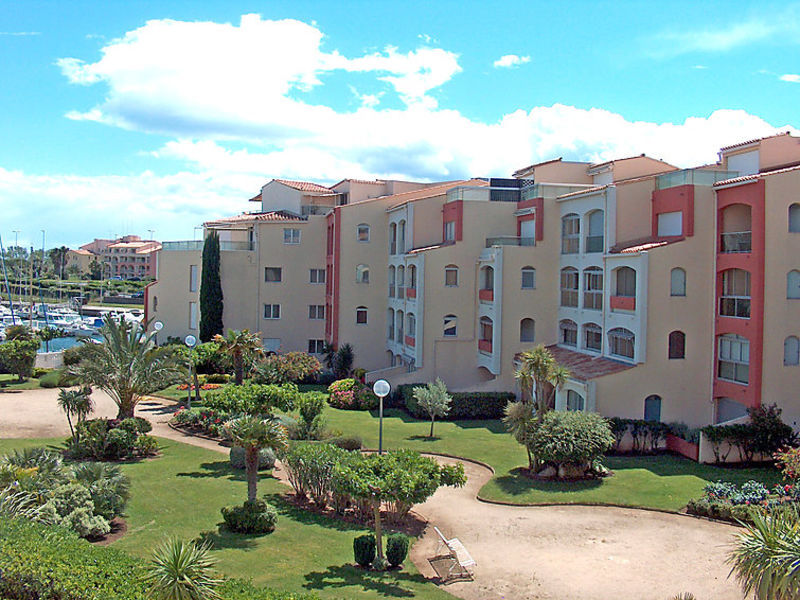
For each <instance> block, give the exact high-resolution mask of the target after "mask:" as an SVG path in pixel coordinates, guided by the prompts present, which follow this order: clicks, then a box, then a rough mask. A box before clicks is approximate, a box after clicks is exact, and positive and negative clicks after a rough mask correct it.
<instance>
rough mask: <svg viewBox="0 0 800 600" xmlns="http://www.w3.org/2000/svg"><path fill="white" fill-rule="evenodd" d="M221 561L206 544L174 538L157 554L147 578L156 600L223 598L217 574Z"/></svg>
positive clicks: (150, 590)
mask: <svg viewBox="0 0 800 600" xmlns="http://www.w3.org/2000/svg"><path fill="white" fill-rule="evenodd" d="M216 563H217V561H216V559H214V557H212V556H211V554H210V551H209V547H208V545H206V544H201V545H198V544H196V543H195V542H187V541H184V540H179V539H176V538H170V539H168V540H167V541H165V542H164V543H163V544H161V546H159V547H158V548H156V550H155V552H154V553H153V559H152V565H151V566H150V570H149V573H148V575H147V577H146V578H145V581H146V582H147V584H148V585H149V591H148V597H149V598H153V599H155V600H219V599H220V595H219V594H218V593H217V588H218V587H219V585H220V584H221V583H222V580H221V579H219V578H217V577H215V575H214V566H215V565H216Z"/></svg>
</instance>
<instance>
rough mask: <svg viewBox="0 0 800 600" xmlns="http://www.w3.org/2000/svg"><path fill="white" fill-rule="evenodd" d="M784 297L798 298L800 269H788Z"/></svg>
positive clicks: (799, 293)
mask: <svg viewBox="0 0 800 600" xmlns="http://www.w3.org/2000/svg"><path fill="white" fill-rule="evenodd" d="M786 297H787V298H800V271H797V270H794V271H789V273H788V274H787V275H786Z"/></svg>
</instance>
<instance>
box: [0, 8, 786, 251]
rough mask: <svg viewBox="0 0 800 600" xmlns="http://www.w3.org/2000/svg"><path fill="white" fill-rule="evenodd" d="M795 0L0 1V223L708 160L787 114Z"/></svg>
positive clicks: (89, 232) (76, 236)
mask: <svg viewBox="0 0 800 600" xmlns="http://www.w3.org/2000/svg"><path fill="white" fill-rule="evenodd" d="M799 50H800V5H793V4H786V3H775V4H769V3H741V2H728V3H725V4H721V3H702V2H673V3H653V2H613V3H612V2H609V3H589V2H573V3H555V2H464V1H461V2H449V1H439V2H433V3H432V2H414V1H404V2H391V3H390V2H374V1H372V2H347V1H342V2H302V1H293V2H236V3H234V2H211V1H206V2H169V1H165V0H161V1H159V2H130V3H126V2H77V1H73V2H37V1H35V0H32V1H24V2H23V1H14V0H12V1H9V0H6V1H4V2H0V80H1V81H2V82H3V85H2V87H1V88H0V131H2V136H0V207H2V210H1V211H0V235H2V237H3V242H4V243H5V244H8V243H9V241H11V240H13V238H14V236H13V234H12V231H13V230H20V231H21V233H20V241H21V243H29V242H31V241H35V243H37V244H38V243H39V241H38V240H40V239H41V233H40V230H41V229H45V230H46V231H47V236H48V246H49V245H55V244H62V243H63V244H66V245H72V246H75V245H79V244H80V243H83V242H85V241H89V240H90V239H92V238H94V237H103V236H110V235H114V234H123V233H140V234H145V233H146V232H147V230H148V229H154V230H155V231H156V237H158V238H159V239H183V238H191V237H192V236H193V234H194V229H193V228H194V227H195V226H196V225H199V224H200V223H202V222H203V221H204V220H207V219H209V218H213V217H216V216H220V215H224V214H231V213H236V212H239V211H242V210H251V209H252V208H253V207H252V205H250V206H248V205H247V203H246V202H245V200H246V198H248V197H250V196H252V195H253V194H254V193H256V192H257V191H258V188H259V187H260V185H261V184H263V183H265V182H266V181H268V180H269V179H271V178H272V177H289V178H302V179H310V180H316V181H321V182H333V181H337V180H339V179H341V178H344V177H396V178H407V179H417V178H418V179H425V180H437V179H453V178H457V177H463V176H468V175H471V176H485V175H508V174H509V173H510V172H512V171H513V170H515V169H517V168H519V167H521V166H524V165H526V164H529V163H531V162H534V161H537V160H545V159H549V158H553V157H557V156H564V157H565V158H569V159H580V160H607V159H610V158H613V157H617V156H624V155H630V154H638V153H640V152H647V153H648V154H650V155H652V156H656V157H659V158H663V159H665V160H668V161H670V162H672V163H674V164H676V165H679V166H691V165H694V164H700V163H704V162H710V161H713V160H715V158H716V150H717V149H718V148H719V147H720V146H722V145H725V144H729V143H733V142H736V141H739V140H742V139H748V138H751V137H758V136H760V135H768V134H770V133H773V132H775V131H778V130H786V129H794V128H796V127H800V117H798V114H799V113H798V111H797V106H798V100H800V60H798V59H800V52H799Z"/></svg>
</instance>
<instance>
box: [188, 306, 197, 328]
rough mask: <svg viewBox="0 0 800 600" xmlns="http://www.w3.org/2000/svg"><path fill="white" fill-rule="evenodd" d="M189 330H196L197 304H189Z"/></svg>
mask: <svg viewBox="0 0 800 600" xmlns="http://www.w3.org/2000/svg"><path fill="white" fill-rule="evenodd" d="M189 329H197V302H189Z"/></svg>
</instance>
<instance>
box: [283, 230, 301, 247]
mask: <svg viewBox="0 0 800 600" xmlns="http://www.w3.org/2000/svg"><path fill="white" fill-rule="evenodd" d="M283 243H284V244H299V243H300V230H299V229H284V230H283Z"/></svg>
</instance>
